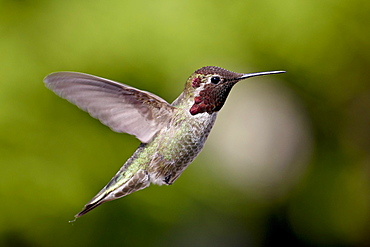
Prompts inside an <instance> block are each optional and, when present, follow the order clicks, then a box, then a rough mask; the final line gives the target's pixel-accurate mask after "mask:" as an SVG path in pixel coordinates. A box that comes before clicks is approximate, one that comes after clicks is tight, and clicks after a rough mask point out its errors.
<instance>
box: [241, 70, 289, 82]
mask: <svg viewBox="0 0 370 247" xmlns="http://www.w3.org/2000/svg"><path fill="white" fill-rule="evenodd" d="M281 73H285V71H282V70H277V71H267V72H257V73H249V74H244V75H242V76H241V77H239V78H238V79H239V80H243V79H247V78H250V77H255V76H260V75H271V74H281Z"/></svg>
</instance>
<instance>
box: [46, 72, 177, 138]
mask: <svg viewBox="0 0 370 247" xmlns="http://www.w3.org/2000/svg"><path fill="white" fill-rule="evenodd" d="M44 82H45V84H46V86H47V87H48V88H49V89H51V90H52V91H54V92H55V93H56V94H57V95H59V96H60V97H62V98H64V99H67V100H68V101H70V102H71V103H73V104H75V105H77V106H78V107H79V108H81V109H82V110H84V111H87V112H88V113H89V114H90V115H91V116H93V117H94V118H97V119H99V120H100V121H101V122H102V123H103V124H105V125H107V126H108V127H110V128H111V129H112V130H113V131H116V132H124V133H128V134H131V135H135V136H136V137H137V138H138V139H139V140H140V141H141V142H143V143H148V142H149V141H150V140H151V139H152V138H153V136H154V135H155V134H156V133H157V132H158V131H159V130H160V129H161V128H163V126H164V125H165V124H166V122H167V120H168V119H169V117H170V116H171V113H172V111H173V109H174V108H173V107H172V106H170V104H168V103H167V102H166V101H165V100H163V99H162V98H160V97H158V96H156V95H154V94H151V93H148V92H145V91H141V90H138V89H136V88H133V87H130V86H127V85H124V84H121V83H118V82H115V81H111V80H108V79H104V78H100V77H97V76H92V75H88V74H83V73H77V72H56V73H52V74H50V75H48V76H47V77H46V78H45V79H44Z"/></svg>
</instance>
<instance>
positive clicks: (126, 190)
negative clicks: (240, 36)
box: [44, 66, 285, 218]
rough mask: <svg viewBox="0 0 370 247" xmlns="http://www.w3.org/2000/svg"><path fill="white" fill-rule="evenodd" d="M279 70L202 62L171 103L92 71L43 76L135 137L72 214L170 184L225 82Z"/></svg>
mask: <svg viewBox="0 0 370 247" xmlns="http://www.w3.org/2000/svg"><path fill="white" fill-rule="evenodd" d="M284 72H285V71H269V72H260V73H250V74H242V73H235V72H231V71H228V70H226V69H223V68H219V67H214V66H207V67H203V68H200V69H198V70H196V71H195V72H194V73H193V74H192V75H191V76H190V77H189V78H188V80H187V81H186V84H185V88H184V91H183V92H182V93H181V94H180V96H179V97H177V99H175V101H173V102H172V104H169V103H167V102H166V101H165V100H163V99H162V98H160V97H158V96H157V95H154V94H152V93H149V92H146V91H142V90H139V89H136V88H133V87H130V86H127V85H124V84H121V83H118V82H115V81H111V80H108V79H104V78H101V77H97V76H93V75H88V74H83V73H77V72H56V73H52V74H50V75H48V76H47V77H46V78H45V79H44V82H45V84H46V86H47V87H48V88H49V89H51V90H52V91H54V92H55V93H56V94H57V95H59V96H60V97H62V98H65V99H67V100H68V101H70V102H71V103H73V104H75V105H77V106H78V107H79V108H81V109H82V110H84V111H87V112H88V113H89V114H90V115H91V116H92V117H94V118H97V119H99V120H100V121H101V122H102V123H103V124H105V125H107V126H108V127H110V128H111V129H112V130H113V131H116V132H124V133H128V134H131V135H134V136H136V137H137V138H138V139H139V140H140V141H141V144H140V146H139V147H138V149H137V150H136V151H135V153H134V154H133V155H132V156H131V158H129V159H128V160H127V161H126V163H125V164H124V165H123V166H122V167H121V168H120V170H119V171H118V172H117V174H116V175H115V176H114V177H113V178H112V179H111V181H110V182H109V183H108V184H107V185H106V186H105V187H104V188H103V189H102V190H101V191H100V192H99V193H98V194H97V195H96V196H95V197H94V198H92V199H91V201H89V202H88V203H87V204H86V205H85V207H84V208H83V209H82V211H81V212H79V213H78V214H76V215H75V218H78V217H80V216H82V215H84V214H86V213H87V212H89V211H90V210H92V209H94V208H96V207H97V206H99V205H100V204H102V203H104V202H107V201H111V200H115V199H118V198H120V197H123V196H126V195H128V194H131V193H133V192H135V191H138V190H141V189H144V188H146V187H148V186H149V185H150V184H151V183H153V184H158V185H163V184H165V185H170V184H172V183H173V182H174V181H175V180H176V179H177V178H178V177H179V176H180V175H181V173H182V172H183V171H184V170H185V168H186V167H187V166H188V165H189V164H190V163H191V162H192V161H193V160H194V159H195V157H196V156H197V155H198V154H199V153H200V151H201V150H202V148H203V145H204V143H205V141H206V139H207V137H208V134H209V132H210V131H211V129H212V127H213V124H214V123H215V120H216V116H217V113H218V111H219V110H220V109H221V108H222V106H223V105H224V103H225V100H226V98H227V96H228V94H229V92H230V90H231V88H232V87H233V86H234V85H235V84H236V83H237V82H239V81H241V80H244V79H247V78H250V77H254V76H261V75H269V74H279V73H284Z"/></svg>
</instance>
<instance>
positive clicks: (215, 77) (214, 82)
mask: <svg viewBox="0 0 370 247" xmlns="http://www.w3.org/2000/svg"><path fill="white" fill-rule="evenodd" d="M220 81H221V78H220V77H219V76H213V77H212V78H211V82H212V83H213V84H217V83H219V82H220Z"/></svg>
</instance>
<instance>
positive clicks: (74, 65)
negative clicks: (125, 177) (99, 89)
mask: <svg viewBox="0 0 370 247" xmlns="http://www.w3.org/2000/svg"><path fill="white" fill-rule="evenodd" d="M369 13H370V2H369V1H364V0H351V1H348V0H324V1H323V0H302V1H294V0H280V1H274V0H262V1H257V0H245V1H236V0H229V1H221V0H214V1H211V0H189V1H182V0H180V1H170V0H158V1H149V0H136V1H122V0H111V1H102V0H93V1H86V0H63V1H60V0H59V1H58V0H48V1H46V0H33V1H31V0H2V1H0V35H1V36H0V78H1V80H0V85H1V90H0V118H1V121H0V174H1V179H0V198H1V203H0V208H1V212H0V246H257V247H258V246H276V245H278V244H279V245H286V244H292V245H293V246H370V83H369V82H370V25H369V24H370V14H369ZM206 65H216V66H221V67H224V68H226V69H229V70H233V71H237V72H244V73H247V72H257V71H267V70H286V71H287V73H286V74H283V75H273V76H266V77H258V78H253V79H249V80H247V81H244V82H243V83H240V84H238V85H236V86H235V88H234V89H233V91H232V92H231V94H230V96H229V99H228V100H227V102H226V105H225V106H224V108H223V109H222V110H221V112H220V114H219V117H218V121H217V123H216V125H215V127H214V130H213V131H212V133H211V135H210V137H209V140H208V142H207V144H206V147H205V149H204V150H203V152H202V153H201V155H200V156H199V157H198V158H197V159H196V161H195V162H193V163H192V164H191V165H190V166H189V167H188V169H187V170H186V171H185V172H184V173H183V175H182V176H181V177H180V178H179V179H178V180H177V181H176V183H175V184H174V185H172V186H162V187H159V186H151V187H149V188H147V189H145V190H143V191H140V192H138V193H134V194H132V195H129V196H127V197H126V198H122V199H120V200H116V201H113V202H109V203H106V204H104V205H102V206H100V207H99V208H97V209H95V210H93V211H92V212H90V213H89V214H87V215H85V216H83V217H82V218H80V219H78V220H77V221H76V222H74V223H72V224H71V223H68V221H69V220H72V219H73V215H74V214H75V213H77V212H78V211H79V210H80V209H81V208H82V207H83V205H84V204H85V203H86V202H87V201H89V200H90V199H91V198H92V197H93V196H94V195H95V194H96V193H97V192H98V191H99V190H100V189H101V188H102V187H103V186H104V185H105V184H106V183H107V182H108V181H109V180H110V178H111V177H112V176H113V175H114V174H115V172H116V171H117V170H118V169H119V167H120V166H121V165H122V164H123V163H124V162H125V160H126V159H127V158H128V157H130V155H131V154H132V153H133V152H134V150H135V149H136V148H137V146H138V145H139V141H137V140H136V139H135V138H134V137H132V136H129V135H126V134H117V133H114V132H112V131H111V130H110V129H109V128H108V127H106V126H104V125H102V124H100V122H99V121H97V120H95V119H93V118H91V117H90V116H89V115H88V114H87V113H84V112H82V111H81V110H79V109H78V108H77V107H75V106H73V105H72V104H70V103H68V102H67V101H65V100H63V99H60V98H59V97H57V96H56V95H54V94H53V93H52V92H51V91H49V90H48V89H46V88H45V87H44V84H43V82H42V80H43V78H44V77H45V76H46V75H47V74H49V73H51V72H54V71H60V70H68V71H79V72H85V73H90V74H94V75H98V76H101V77H106V78H109V79H113V80H116V81H120V82H123V83H126V84H129V85H132V86H134V87H137V88H140V89H144V90H147V91H151V92H153V93H156V94H157V95H159V96H161V97H163V98H164V99H166V100H167V101H169V102H172V101H173V100H174V99H175V98H176V97H177V96H178V95H179V94H180V92H181V91H182V89H183V86H184V83H185V80H186V78H187V77H188V76H189V75H190V74H191V73H192V72H193V71H194V70H196V69H198V68H200V67H202V66H206Z"/></svg>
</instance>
